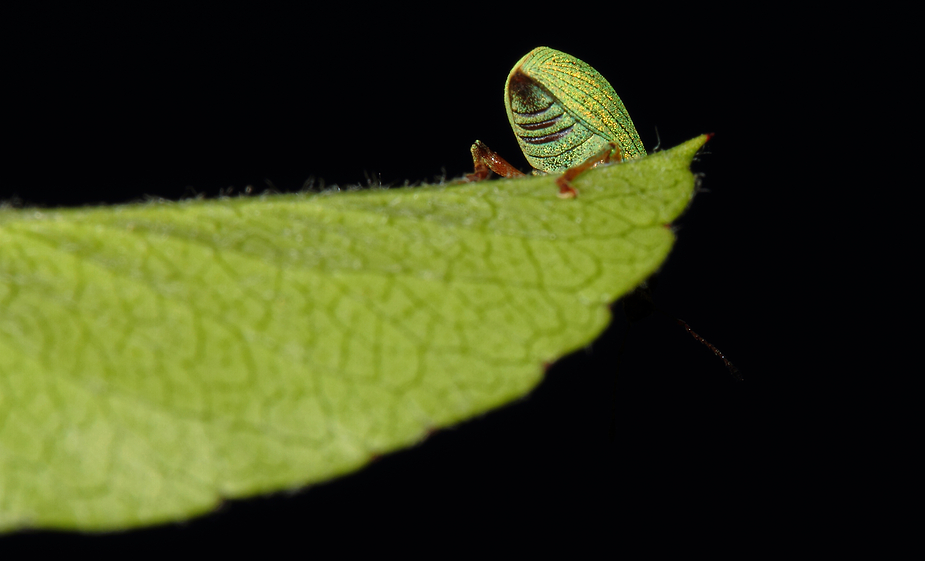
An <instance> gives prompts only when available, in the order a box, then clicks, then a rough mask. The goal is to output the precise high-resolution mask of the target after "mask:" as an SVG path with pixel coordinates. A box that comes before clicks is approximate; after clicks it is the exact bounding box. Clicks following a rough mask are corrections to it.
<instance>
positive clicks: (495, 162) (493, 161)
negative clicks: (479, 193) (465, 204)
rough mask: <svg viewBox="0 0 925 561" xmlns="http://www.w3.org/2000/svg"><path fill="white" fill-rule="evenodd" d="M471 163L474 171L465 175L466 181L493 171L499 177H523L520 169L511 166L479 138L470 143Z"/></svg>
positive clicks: (479, 177) (480, 178) (476, 179)
mask: <svg viewBox="0 0 925 561" xmlns="http://www.w3.org/2000/svg"><path fill="white" fill-rule="evenodd" d="M471 151H472V165H473V166H474V167H475V171H473V172H472V173H470V174H467V175H466V180H468V181H481V180H483V179H485V178H486V177H488V175H489V174H490V173H491V172H495V173H497V174H498V175H500V176H501V177H523V176H524V174H523V173H521V171H520V170H518V169H517V168H515V167H514V166H512V165H511V164H509V163H508V162H507V160H505V159H504V158H502V157H501V156H499V155H498V153H497V152H495V151H494V150H492V149H491V148H489V147H488V146H486V145H485V143H484V142H482V141H481V140H476V141H475V144H473V145H472V148H471Z"/></svg>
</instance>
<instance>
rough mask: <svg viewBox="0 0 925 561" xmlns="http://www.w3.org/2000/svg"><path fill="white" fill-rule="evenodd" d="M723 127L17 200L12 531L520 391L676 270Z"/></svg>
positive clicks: (5, 416)
mask: <svg viewBox="0 0 925 561" xmlns="http://www.w3.org/2000/svg"><path fill="white" fill-rule="evenodd" d="M706 139H707V137H705V136H704V137H700V138H696V139H693V140H691V141H688V142H687V143H685V144H683V145H681V146H679V147H677V148H674V149H672V150H668V151H665V152H660V153H657V154H653V155H651V156H648V157H646V158H643V159H640V160H636V161H632V162H626V163H623V164H620V165H614V166H606V167H604V166H602V167H599V168H596V169H594V170H592V171H589V172H587V173H585V174H583V175H582V176H581V177H579V178H578V179H577V180H576V181H575V182H574V185H575V186H576V188H577V189H578V192H579V196H578V198H577V199H573V200H562V199H560V198H558V197H557V196H556V193H557V191H558V188H557V187H556V185H555V182H554V177H552V176H544V177H531V178H526V179H519V180H506V181H486V182H481V183H474V184H462V185H440V186H424V187H417V188H402V189H392V190H366V191H355V192H347V193H343V192H341V193H321V194H297V195H274V196H263V197H244V198H227V199H220V200H209V201H201V200H190V201H182V202H171V203H164V202H152V203H144V204H136V205H127V206H116V207H101V208H85V209H76V210H39V209H25V210H12V209H3V210H0V530H6V531H10V530H14V529H17V528H22V527H40V528H68V529H81V530H109V529H118V528H129V527H135V526H140V525H146V524H154V523H158V522H163V521H169V520H178V519H182V518H186V517H190V516H193V515H196V514H199V513H202V512H205V511H208V510H210V509H213V508H215V506H216V504H217V503H218V502H219V501H220V500H222V499H223V498H234V497H246V496H251V495H255V494H258V493H264V492H268V491H274V490H280V489H287V488H295V487H300V486H304V485H307V484H310V483H313V482H319V481H323V480H326V479H330V478H332V477H336V476H338V475H341V474H344V473H347V472H350V471H353V470H356V469H359V468H361V467H362V466H364V465H365V464H367V463H369V461H370V460H371V459H372V458H374V457H375V456H377V455H381V454H385V453H388V452H390V451H393V450H396V449H399V448H402V447H406V446H410V445H413V444H415V443H417V442H420V441H421V440H423V439H424V438H425V437H426V435H427V434H428V432H429V431H431V430H434V429H437V428H440V427H446V426H448V425H452V424H454V423H457V422H459V421H461V420H463V419H466V418H469V417H472V416H474V415H477V414H479V413H481V412H484V411H487V410H489V409H491V408H494V407H497V406H499V405H502V404H504V403H507V402H510V401H511V400H514V399H516V398H518V397H521V396H523V395H524V394H526V393H527V392H529V391H530V390H531V388H533V387H534V386H535V385H536V384H537V383H538V382H539V381H540V380H541V379H542V377H543V372H544V365H546V364H548V363H549V362H552V361H554V360H556V359H557V358H559V357H561V356H563V355H564V354H566V353H568V352H570V351H573V350H575V349H578V348H581V347H583V346H585V345H587V344H588V343H589V342H591V341H592V340H593V339H594V338H595V337H596V336H597V335H598V334H599V333H600V332H601V331H602V330H603V329H604V327H605V326H606V325H607V324H608V322H609V321H610V310H609V308H608V304H609V303H610V302H613V301H614V300H615V299H617V298H619V297H620V296H621V295H623V294H625V293H627V292H628V291H630V290H631V289H633V288H634V287H635V286H636V285H637V284H638V283H639V282H641V281H642V280H644V279H645V278H646V277H647V276H649V275H650V274H651V273H653V272H654V271H655V270H656V269H657V268H658V267H659V265H660V264H661V263H662V261H663V260H664V259H665V257H666V256H667V255H668V252H669V250H670V248H671V245H672V243H673V241H674V236H673V234H672V232H671V230H670V229H669V228H667V227H666V225H668V224H670V223H671V221H672V220H674V219H675V218H676V217H677V216H678V215H679V214H680V213H681V212H682V211H683V210H684V208H685V207H686V206H687V204H688V202H689V201H690V199H691V196H692V194H693V191H694V184H695V178H694V175H693V174H692V173H691V172H690V171H689V169H688V168H689V164H690V161H691V159H692V158H693V156H694V154H695V153H696V152H697V150H698V149H699V148H700V147H701V146H702V145H703V143H704V142H706Z"/></svg>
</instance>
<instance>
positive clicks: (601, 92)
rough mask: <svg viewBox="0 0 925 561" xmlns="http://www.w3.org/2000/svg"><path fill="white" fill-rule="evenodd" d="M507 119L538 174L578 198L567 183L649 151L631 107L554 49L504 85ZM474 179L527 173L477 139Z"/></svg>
mask: <svg viewBox="0 0 925 561" xmlns="http://www.w3.org/2000/svg"><path fill="white" fill-rule="evenodd" d="M504 105H505V107H506V108H507V118H508V120H509V121H510V123H511V128H513V129H514V134H515V135H516V136H517V142H518V143H520V149H521V150H522V151H523V153H524V156H526V158H527V161H528V162H529V163H530V165H531V166H532V167H533V170H534V171H533V173H535V174H536V173H558V172H564V173H563V175H562V176H561V177H559V179H557V180H556V183H557V184H558V185H559V196H560V197H563V198H573V197H575V196H576V195H577V191H575V188H574V187H572V186H571V183H570V181H571V180H572V179H574V178H575V177H577V176H578V174H580V173H582V172H583V171H585V170H587V169H589V168H592V167H594V166H596V165H597V164H599V163H605V162H612V161H617V162H619V161H621V160H629V159H634V158H641V157H642V156H645V155H646V149H645V147H644V146H643V145H642V141H641V140H640V139H639V133H637V132H636V127H635V126H634V125H633V120H632V119H630V116H629V113H627V111H626V107H624V106H623V102H622V101H620V98H619V97H618V96H617V93H616V92H615V91H614V89H613V87H611V85H610V84H609V83H608V82H607V80H605V79H604V77H603V76H601V75H600V73H598V71H597V70H595V69H593V68H591V66H590V65H589V64H587V63H585V62H582V61H580V60H578V59H577V58H575V57H573V56H571V55H567V54H565V53H563V52H560V51H557V50H554V49H550V48H549V47H537V48H535V49H533V50H532V51H530V52H529V53H527V55H526V56H524V57H523V58H522V59H520V61H519V62H518V63H517V64H515V65H514V68H513V69H512V70H511V73H510V74H509V75H508V77H507V84H505V86H504ZM472 161H473V164H474V165H475V171H474V172H473V173H472V174H469V175H468V176H466V177H467V178H468V179H469V180H470V181H478V180H481V179H485V178H486V177H488V175H489V173H490V172H491V171H493V172H495V173H497V174H498V175H501V176H504V177H520V176H522V175H524V174H523V173H521V172H520V171H518V170H517V169H516V168H515V167H514V166H512V165H511V164H509V163H508V162H507V161H505V160H504V158H502V157H501V156H499V155H498V154H497V153H496V152H494V151H493V150H491V149H490V148H489V147H488V146H486V145H485V144H484V143H482V142H481V141H479V140H476V141H475V144H473V145H472Z"/></svg>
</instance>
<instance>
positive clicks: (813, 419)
mask: <svg viewBox="0 0 925 561" xmlns="http://www.w3.org/2000/svg"><path fill="white" fill-rule="evenodd" d="M431 9H432V10H435V11H434V13H425V12H420V11H414V10H411V9H410V8H408V9H407V11H402V8H399V7H395V6H391V7H381V8H378V10H379V11H370V9H369V8H365V7H360V6H358V5H348V6H344V7H343V8H338V7H330V6H327V7H324V8H300V9H298V10H278V11H274V10H272V9H266V8H260V9H257V8H237V7H231V6H230V5H227V6H220V7H215V8H211V9H191V10H187V11H170V12H167V11H161V10H157V9H151V11H147V12H146V11H143V10H141V9H139V8H135V7H133V8H129V9H126V8H110V9H105V10H103V9H100V10H97V11H89V10H85V9H83V8H80V9H79V10H74V9H71V10H72V11H61V10H55V11H50V12H48V13H43V14H35V13H32V14H28V15H22V16H18V15H17V16H11V17H9V18H8V19H7V22H6V25H7V26H8V27H9V28H10V32H11V33H8V34H7V35H6V37H7V41H8V48H7V49H6V55H5V66H6V69H5V71H4V79H3V83H4V85H3V90H4V94H5V96H6V101H5V102H4V105H5V108H4V110H3V120H4V123H3V130H2V132H0V134H2V136H3V138H4V144H5V145H6V148H5V149H4V156H3V161H4V165H3V169H2V170H0V200H3V201H17V202H18V204H23V205H26V206H30V205H39V206H60V205H86V204H97V203H123V202H131V201H138V200H141V199H143V198H145V197H149V196H153V197H164V198H168V199H177V198H181V197H187V196H192V195H204V196H207V197H212V196H218V195H220V194H223V193H240V192H242V191H244V190H245V189H246V188H247V187H248V186H250V187H251V189H252V191H255V192H260V191H262V190H264V189H267V188H273V189H275V190H278V191H281V192H291V191H296V190H299V189H301V188H303V186H304V185H305V183H306V181H308V180H310V179H312V180H313V181H314V184H315V185H319V184H321V182H322V181H323V184H324V185H328V186H330V185H333V184H337V185H351V184H357V183H361V184H365V183H367V182H368V181H369V180H372V181H375V182H379V181H381V182H382V183H383V184H390V185H400V184H402V183H404V182H405V181H406V180H407V181H410V182H413V183H417V182H425V181H429V180H432V179H434V178H438V177H440V176H443V175H445V176H446V177H450V178H452V177H457V176H460V175H461V174H463V173H466V172H467V171H471V159H470V156H469V145H470V144H471V142H472V141H473V140H475V139H477V138H478V139H481V140H483V141H485V142H486V143H487V144H488V145H489V146H491V147H492V148H494V149H496V150H497V151H498V152H500V153H501V154H502V155H504V156H506V157H507V158H508V159H509V160H510V161H511V162H512V163H515V165H519V166H520V167H521V169H526V163H525V162H524V160H523V158H522V156H521V155H520V152H519V149H518V147H517V145H516V143H515V141H514V137H513V135H512V134H511V131H510V129H509V127H508V124H507V120H506V117H505V113H504V105H503V99H502V91H503V86H504V80H505V78H506V76H507V73H508V71H509V70H510V68H511V66H512V65H513V64H514V63H515V62H516V61H517V60H518V59H519V58H520V57H521V56H523V55H524V54H525V53H526V52H528V51H529V50H530V49H532V48H534V47H536V46H539V45H547V46H550V47H553V48H556V49H559V50H562V51H565V52H567V53H570V54H572V55H574V56H577V57H578V58H580V59H582V60H584V61H586V62H588V63H589V64H591V65H593V66H594V67H595V68H596V69H597V70H598V71H600V72H601V74H603V75H604V76H605V77H606V78H608V79H609V80H610V82H611V83H612V84H613V86H614V87H615V89H616V90H617V92H618V93H619V94H620V96H621V98H622V99H623V101H624V103H625V104H626V106H627V108H628V109H629V111H630V114H631V115H632V117H633V119H634V121H635V124H636V127H637V129H638V130H639V132H640V135H641V136H642V139H643V141H644V142H645V144H646V146H647V147H649V148H650V150H651V148H652V147H654V146H655V144H656V142H657V138H659V137H660V139H661V145H662V146H663V147H671V146H674V145H676V144H678V143H680V142H682V141H684V140H687V139H689V138H692V137H694V136H697V135H699V134H702V133H705V132H713V133H716V136H715V138H714V139H713V140H712V141H711V142H710V143H709V145H708V150H707V151H706V153H705V154H704V155H703V156H702V158H701V161H700V162H699V163H697V164H696V169H697V171H700V172H702V173H703V174H704V179H703V187H704V188H705V190H706V192H704V193H701V194H699V195H698V196H697V197H696V199H695V200H694V202H693V205H692V206H691V208H690V209H689V210H688V212H687V213H686V214H685V215H684V216H682V217H681V218H680V220H679V221H678V222H677V226H678V228H677V232H678V243H677V245H676V248H675V250H674V252H673V253H672V255H671V256H670V258H669V259H668V261H667V263H666V264H665V265H664V267H663V269H662V271H661V272H660V274H659V278H658V286H657V290H656V293H655V297H656V301H657V303H658V305H659V306H660V307H661V308H663V309H665V310H666V311H667V312H669V313H670V314H672V315H674V316H677V317H681V318H684V319H685V320H687V321H688V322H689V323H690V324H691V325H692V327H693V328H694V329H695V330H696V331H698V332H699V333H700V334H702V335H703V336H704V337H706V338H707V339H709V340H710V341H711V342H713V343H714V344H716V345H717V346H718V347H720V348H721V349H722V350H723V351H724V352H725V353H726V354H727V355H728V356H729V357H730V358H731V359H732V360H733V361H734V362H735V363H736V364H737V365H738V366H739V368H740V369H741V371H742V373H743V375H744V376H745V382H742V383H739V382H736V381H735V380H733V379H732V378H731V377H730V376H729V374H728V373H727V372H726V370H725V369H724V367H723V365H722V363H721V362H720V361H719V360H718V359H716V358H715V357H713V356H712V355H711V354H710V353H709V351H708V350H707V349H706V348H704V347H702V346H700V345H699V344H697V343H696V342H695V341H693V340H692V339H691V338H690V337H689V336H688V335H686V334H685V333H684V332H683V331H681V330H680V329H679V328H678V327H677V326H676V325H674V323H673V322H672V321H670V320H668V319H666V318H664V317H661V316H658V315H656V316H652V317H650V318H648V319H646V320H644V321H642V322H640V323H638V324H634V325H633V326H632V327H631V328H629V329H627V327H626V323H627V322H626V320H625V318H624V317H623V316H622V315H621V311H620V308H619V306H615V307H614V311H615V318H616V319H615V321H614V323H613V325H612V326H611V327H610V329H608V331H607V332H606V333H605V334H604V335H602V336H601V338H600V339H598V340H597V341H596V342H595V343H593V344H592V345H591V346H590V347H589V348H588V349H586V350H584V351H580V352H578V353H575V354H574V355H572V356H569V357H566V358H564V359H563V360H562V361H560V362H559V363H557V364H555V365H554V366H553V367H552V368H551V369H550V371H549V373H548V376H547V379H546V381H544V382H543V384H542V385H541V386H540V387H539V388H538V389H537V390H536V391H535V392H533V393H532V394H531V395H529V396H527V397H526V398H525V399H523V400H521V401H520V402H518V403H515V404H512V405H510V406H508V407H505V408H503V409H501V410H499V411H495V412H492V413H489V414H487V415H485V416H483V417H481V418H478V419H475V420H472V421H470V422H467V423H464V424H462V425H460V426H458V427H455V428H452V429H448V430H444V431H441V432H439V433H437V434H435V435H433V436H432V437H430V438H429V439H428V440H427V441H426V442H425V443H423V444H422V445H420V446H417V447H415V448H412V449H410V450H407V451H403V452H400V453H397V454H394V455H392V456H389V457H385V458H382V459H380V460H378V461H377V462H375V463H374V464H373V465H372V466H370V467H369V468H367V469H365V470H363V471H362V472H359V473H357V474H354V475H351V476H348V477H345V478H342V479H340V480H336V481H333V482H330V483H326V484H323V485H318V486H314V487H311V488H309V489H307V490H305V491H303V492H300V493H297V494H292V495H289V494H287V495H276V496H272V497H264V498H256V499H252V500H248V501H233V502H230V503H227V504H225V505H224V506H223V507H222V508H221V509H220V510H219V511H218V512H217V513H214V514H212V515H209V516H206V517H202V518H198V519H195V520H193V521H190V522H184V523H180V524H171V525H166V526H161V527H157V528H153V529H145V530H140V531H133V532H124V533H114V534H104V535H80V534H66V533H65V534H61V533H55V532H24V533H19V534H16V535H13V536H11V537H7V538H5V543H4V544H2V547H13V546H29V547H62V548H64V549H65V550H67V551H73V552H76V551H79V550H80V549H82V548H86V549H92V550H110V551H124V552H134V551H150V550H151V548H156V547H164V548H166V549H172V548H182V547H186V546H189V545H192V544H201V545H206V546H208V547H209V548H210V550H212V551H216V552H222V551H225V548H228V550H229V551H241V550H242V548H249V547H264V548H266V551H267V552H268V553H271V554H275V553H273V552H274V551H276V548H296V549H295V550H294V551H297V552H298V553H299V554H302V553H304V555H305V556H306V557H307V556H312V555H318V554H323V553H327V552H329V551H331V550H330V549H329V548H343V549H345V550H347V551H349V552H356V553H360V552H364V553H371V552H390V551H405V550H406V549H423V550H424V551H430V552H431V553H433V554H434V555H435V556H443V554H444V553H446V552H447V551H457V550H458V549H459V548H460V547H466V548H475V549H481V548H483V547H485V546H486V545H487V544H495V543H501V544H503V545H506V546H513V547H514V548H516V549H517V550H518V551H523V550H526V549H529V548H531V547H536V546H538V547H539V548H540V549H541V550H542V549H544V548H546V547H547V546H548V545H549V544H552V543H559V544H565V545H568V546H570V547H580V548H584V547H588V548H591V549H599V550H602V551H604V552H605V553H613V554H619V553H621V552H624V553H625V552H628V551H631V550H632V551H637V549H636V548H637V547H639V546H640V545H643V546H645V547H646V550H647V551H653V552H657V551H660V550H664V549H667V548H672V549H674V548H678V547H680V548H685V549H686V548H690V549H691V550H694V549H698V548H700V547H710V548H711V549H713V548H732V549H735V548H737V547H740V545H739V544H741V543H742V541H741V540H742V539H743V538H744V537H751V538H754V539H752V540H751V541H749V542H748V543H749V544H750V545H749V546H748V547H749V548H751V549H750V550H752V551H763V550H765V549H766V548H768V547H775V546H780V545H781V544H782V543H788V542H789V540H791V539H793V538H799V537H812V536H818V534H819V533H820V532H821V531H822V530H821V528H823V527H825V526H827V525H828V524H829V523H830V522H831V520H832V519H833V517H838V518H842V517H844V518H851V517H852V516H853V515H854V513H855V512H856V509H859V507H858V505H859V504H862V503H864V502H865V501H867V500H868V499H870V498H872V497H874V498H876V496H877V495H878V493H880V492H881V491H879V490H878V489H877V488H876V485H872V484H870V483H869V482H866V483H865V482H863V481H864V480H863V479H861V480H860V481H862V482H861V483H860V484H859V483H858V481H859V480H858V479H856V477H857V472H856V470H857V467H856V466H857V463H856V461H855V460H856V459H858V458H859V457H863V456H867V455H869V452H865V451H864V450H867V449H868V447H869V446H872V444H871V443H872V442H874V441H876V440H878V439H879V438H880V434H879V433H878V432H877V430H878V429H876V428H874V426H873V424H872V423H871V422H870V421H871V415H872V413H871V412H870V409H871V408H872V407H873V404H872V400H876V399H877V398H875V397H871V396H868V397H867V398H866V399H864V400H857V401H854V402H851V403H847V404H846V400H848V399H849V398H848V397H846V396H856V395H857V394H858V393H860V392H856V390H858V389H859V388H857V387H856V386H855V385H856V384H858V382H856V381H855V379H854V378H853V377H852V376H849V374H850V373H851V372H852V370H851V369H858V368H859V369H864V368H867V367H868V366H870V365H872V364H875V362H874V360H875V359H873V358H867V357H868V356H869V352H868V351H869V350H870V347H871V346H875V345H874V343H872V341H871V340H870V338H869V334H865V331H864V329H865V328H864V325H863V323H862V322H860V321H858V323H856V324H855V325H854V326H852V325H850V323H851V320H843V319H842V318H840V317H838V318H836V317H834V316H833V315H831V305H832V303H833V302H840V304H835V305H836V306H838V305H840V306H847V305H849V297H850V296H849V291H848V290H847V289H846V288H844V287H843V285H842V284H841V283H839V282H832V281H831V280H822V279H821V278H820V275H822V274H824V272H825V271H829V270H833V269H836V268H839V267H845V269H844V270H860V269H862V267H861V265H860V264H859V263H858V262H848V263H846V262H844V259H845V253H846V252H847V250H845V249H843V247H844V246H845V245H846V243H847V242H848V241H850V245H851V247H852V251H853V252H856V253H860V254H861V255H870V256H875V255H876V251H875V248H871V247H870V243H869V242H865V240H864V239H863V238H862V237H861V236H856V237H852V236H853V234H852V233H851V231H852V229H851V228H850V227H846V225H848V226H850V224H851V216H850V215H849V214H847V213H845V212H842V211H840V210H839V209H837V208H835V205H829V206H828V207H827V201H829V200H830V197H834V195H835V194H836V193H837V192H838V190H839V189H844V186H843V185H841V186H839V185H838V184H836V183H835V182H833V181H829V180H828V179H827V178H826V177H827V176H826V171H827V168H820V167H819V166H818V165H817V166H815V167H813V168H811V169H812V170H813V171H808V170H804V168H803V167H801V164H800V163H801V162H802V161H803V160H804V159H806V158H809V157H813V156H815V157H818V156H819V154H820V148H819V143H818V142H817V141H818V136H817V135H820V134H822V133H820V129H819V126H818V125H819V124H820V123H821V122H827V120H828V119H829V117H830V112H831V111H832V106H831V105H830V104H829V103H828V101H827V99H828V98H827V96H826V94H824V93H823V92H822V91H821V90H819V89H818V88H817V87H816V86H815V85H814V84H818V83H821V82H826V90H827V91H828V89H829V88H835V87H836V86H837V84H838V83H839V82H840V81H841V80H843V73H842V70H843V65H845V64H847V63H845V62H844V59H843V53H841V52H840V51H839V48H838V47H837V46H836V45H833V44H832V43H825V42H819V43H815V42H812V41H808V40H806V37H809V36H812V34H813V33H812V30H811V28H812V27H813V26H814V25H815V23H817V22H813V23H808V22H799V21H796V20H787V19H783V18H778V16H777V15H776V14H774V13H767V14H761V13H750V14H747V15H746V14H737V13H730V12H728V11H727V12H719V11H713V10H711V8H710V7H709V6H704V5H699V6H698V7H697V8H696V9H695V10H690V11H684V12H680V13H668V12H669V11H668V10H667V8H666V9H664V10H663V11H664V12H666V13H659V11H660V10H655V11H654V12H638V13H637V12H636V11H635V10H633V9H630V8H629V7H628V6H622V5H607V6H604V5H600V4H597V5H595V7H593V8H592V7H590V6H583V5H575V6H572V5H569V6H555V9H557V11H555V12H551V11H542V12H541V11H540V9H539V8H532V9H530V10H527V11H523V10H524V8H523V7H521V8H520V9H521V11H514V10H509V11H508V10H504V9H501V8H498V7H495V6H486V5H479V6H473V5H468V6H465V7H464V8H463V9H456V8H448V7H446V6H441V7H440V8H435V7H432V6H430V5H428V10H431ZM666 18H670V19H669V20H666ZM772 23H773V24H774V25H772ZM807 65H809V66H811V68H809V69H808V68H807ZM656 128H657V131H658V137H657V135H656ZM840 134H841V133H840V131H839V130H837V129H832V128H829V129H826V130H825V133H824V135H823V136H825V137H826V139H827V142H835V141H838V140H840V138H838V137H839V136H840ZM838 165H840V164H834V163H833V164H832V167H837V166H838ZM846 230H847V232H846ZM846 236H847V237H848V240H847V241H846ZM852 263H854V267H855V269H851V267H852ZM865 305H866V306H867V307H868V309H869V310H870V309H873V310H874V311H879V310H883V309H885V308H887V307H888V306H889V305H888V304H884V303H882V302H881V301H880V300H873V301H867V302H866V303H865ZM868 327H869V325H868ZM855 328H856V331H854V330H855ZM487 336H490V334H487ZM621 345H625V350H624V351H623V353H622V354H621V353H619V352H618V349H619V347H620V346H621ZM846 354H851V360H850V361H847V360H845V358H846V356H845V355H846ZM618 357H620V358H619V360H620V364H619V365H618V364H617V361H618ZM849 362H850V364H851V366H850V368H846V366H845V365H846V364H848V363H849ZM618 366H619V368H618ZM615 377H616V384H617V392H616V397H614V392H613V385H614V383H615V382H614V380H615ZM820 378H824V379H826V380H831V379H833V378H837V379H838V381H837V382H834V383H832V382H829V383H822V384H820V383H819V381H820ZM820 387H821V390H820ZM860 389H862V390H863V388H860ZM833 406H834V410H833ZM846 410H850V413H851V414H850V415H849V416H845V415H844V414H843V413H845V411H846ZM833 411H834V412H833ZM612 416H614V417H615V420H616V427H617V432H616V435H615V438H614V439H611V438H610V437H609V435H608V430H609V427H610V424H611V417H612ZM847 442H851V446H850V447H846V443H847ZM846 448H851V450H850V451H846ZM846 489H850V491H846ZM601 548H602V549H601Z"/></svg>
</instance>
